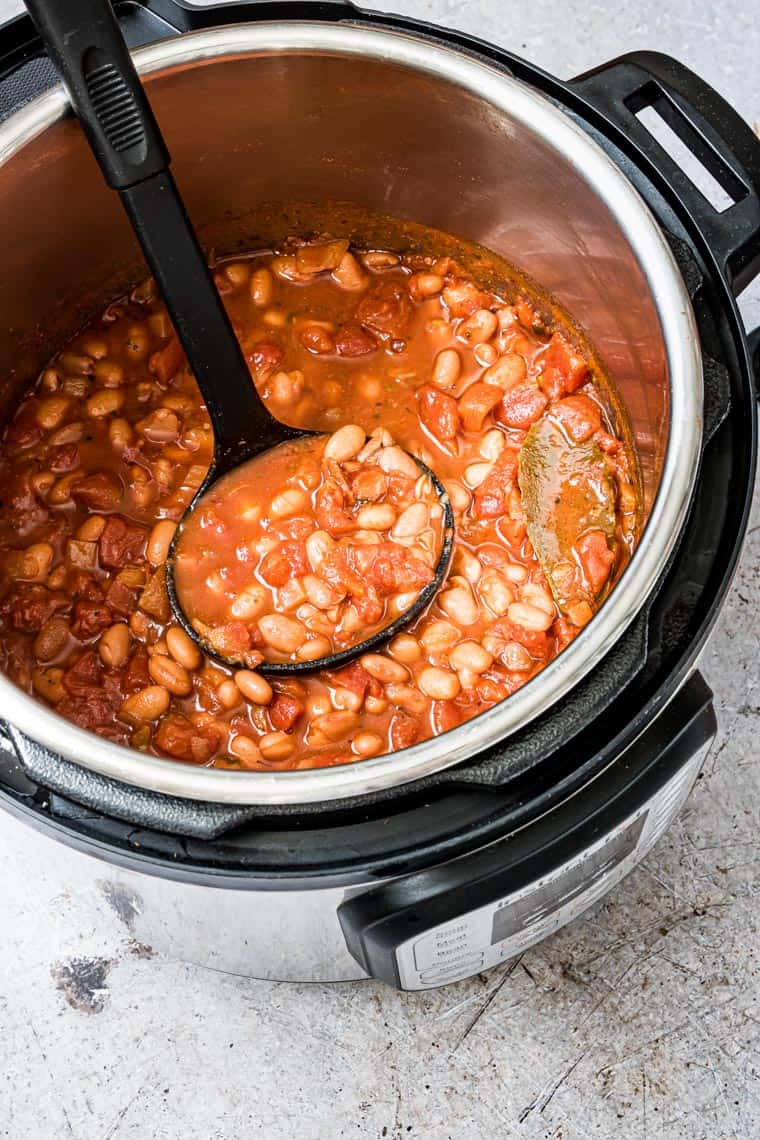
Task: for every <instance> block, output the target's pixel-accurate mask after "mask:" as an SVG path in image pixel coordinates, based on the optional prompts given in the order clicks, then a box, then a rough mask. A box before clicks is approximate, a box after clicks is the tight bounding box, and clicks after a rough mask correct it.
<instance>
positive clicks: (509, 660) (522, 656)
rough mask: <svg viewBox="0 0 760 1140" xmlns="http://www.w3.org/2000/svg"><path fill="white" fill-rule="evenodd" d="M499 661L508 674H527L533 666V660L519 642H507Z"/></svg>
mask: <svg viewBox="0 0 760 1140" xmlns="http://www.w3.org/2000/svg"><path fill="white" fill-rule="evenodd" d="M501 660H502V662H503V664H504V667H505V669H508V670H509V671H510V673H527V672H529V671H530V670H531V669H532V668H533V665H534V661H533V658H532V657H531V655H530V653H528V650H527V649H526V648H525V646H524V645H520V643H519V641H510V642H508V643H507V644H506V645H505V646H504V648H503V649H502V651H501Z"/></svg>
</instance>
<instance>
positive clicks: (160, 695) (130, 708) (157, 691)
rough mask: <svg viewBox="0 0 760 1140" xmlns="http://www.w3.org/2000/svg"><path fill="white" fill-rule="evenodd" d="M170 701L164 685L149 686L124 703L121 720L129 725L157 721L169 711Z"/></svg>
mask: <svg viewBox="0 0 760 1140" xmlns="http://www.w3.org/2000/svg"><path fill="white" fill-rule="evenodd" d="M170 701H171V697H170V696H169V691H168V689H165V688H164V686H163V685H148V686H147V687H146V688H144V689H138V690H137V692H136V693H132V694H131V695H130V696H128V697H127V699H126V700H125V701H123V703H122V706H121V708H120V709H119V718H120V719H121V720H125V721H127V723H128V724H141V723H144V722H145V721H156V720H158V718H159V717H161V716H163V715H164V713H165V712H166V711H167V709H168V708H169V703H170Z"/></svg>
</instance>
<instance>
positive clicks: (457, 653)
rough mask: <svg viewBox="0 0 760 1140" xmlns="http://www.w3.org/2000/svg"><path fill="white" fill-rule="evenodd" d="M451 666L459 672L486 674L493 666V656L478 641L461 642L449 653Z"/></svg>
mask: <svg viewBox="0 0 760 1140" xmlns="http://www.w3.org/2000/svg"><path fill="white" fill-rule="evenodd" d="M449 664H450V665H451V667H452V669H456V670H457V672H459V671H460V670H464V669H469V670H471V671H472V672H473V673H485V671H486V669H489V668H490V667H491V665H492V664H493V656H492V654H490V653H489V652H488V650H487V649H484V648H483V646H482V645H480V644H479V642H477V641H460V643H459V645H455V646H454V648H453V649H452V650H451V652H450V653H449Z"/></svg>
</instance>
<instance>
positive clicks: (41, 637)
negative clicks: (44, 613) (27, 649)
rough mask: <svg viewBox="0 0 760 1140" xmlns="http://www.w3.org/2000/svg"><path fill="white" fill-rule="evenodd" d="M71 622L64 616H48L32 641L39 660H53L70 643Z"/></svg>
mask: <svg viewBox="0 0 760 1140" xmlns="http://www.w3.org/2000/svg"><path fill="white" fill-rule="evenodd" d="M70 632H71V631H70V630H69V623H68V622H67V621H66V619H65V618H63V617H51V618H48V620H47V621H46V622H44V624H43V625H42V626H40V632H39V633H38V634H37V636H36V637H35V639H34V641H33V642H32V649H33V650H34V656H35V657H36V658H37V660H38V661H52V660H53V658H54V657H57V656H58V654H59V653H60V652H61V651H62V650H63V649H64V648H65V646H66V645H67V643H68V640H69V636H70Z"/></svg>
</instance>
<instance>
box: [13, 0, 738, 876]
mask: <svg viewBox="0 0 760 1140" xmlns="http://www.w3.org/2000/svg"><path fill="white" fill-rule="evenodd" d="M142 6H143V7H145V8H146V9H148V10H150V11H154V12H156V13H157V14H159V15H160V16H161V17H162V18H163V19H171V14H170V9H171V8H180V9H181V10H182V12H183V18H184V27H183V30H192V29H193V28H194V27H196V26H204V27H207V26H210V25H211V24H212V23H213V22H214V21H212V20H211V19H209V13H210V11H213V9H211V10H209V9H203V10H195V11H193V12H190V11H189V10H188V9H186V8H185V7H184V5H176V4H173V3H172V2H171V0H144V2H143V4H142ZM304 7H305V5H303V4H298V3H294V4H292V5H290V4H287V3H281V4H280V3H278V4H270V3H266V4H262V5H261V7H257V6H255V5H247V6H246V5H242V4H241V5H234V12H233V11H232V8H233V6H231V5H225V6H223V9H224V19H219V20H218V21H217V22H219V23H228V22H241V21H243V20H245V19H253V20H257V19H283V18H294V17H295V16H296V11H295V10H296V9H297V10H298V12H297V16H298V18H319V17H318V15H317V12H316V11H315V10H311V11H309V12H305V11H304ZM316 7H322V9H323V11H322V13H320V15H322V17H323V18H325V17H326V16H328V13H327V11H325V9H328V8H329V9H330V12H329V17H331V18H341V17H342V16H343V14H344V13H345V18H346V19H347V20H348V21H350V22H352V23H356V22H359V23H366V24H367V25H369V26H375V27H386V28H388V29H389V30H391V31H393V30H396V31H401V32H409V33H411V34H414V35H417V36H421V37H424V38H427V39H431V40H433V41H435V42H438V43H440V44H442V45H443V46H447V47H452V46H453V47H455V48H457V49H459V50H460V51H463V52H465V53H467V54H470V55H474V56H476V57H477V58H480V59H481V60H484V61H485V62H486V63H490V64H491V65H495V66H497V67H501V68H505V69H507V70H508V71H509V72H510V73H511V74H513V75H514V76H515V77H516V78H518V79H520V80H522V81H523V82H525V83H527V84H528V85H530V86H533V87H536V88H538V89H539V90H540V91H541V92H542V93H543V94H544V95H546V96H548V97H549V98H550V99H552V100H554V101H555V102H556V103H557V104H558V105H559V106H560V107H561V108H562V109H564V110H565V111H569V112H571V113H572V115H573V117H576V116H577V118H576V121H579V122H580V125H582V126H583V125H587V126H588V125H590V126H591V127H593V128H595V129H596V131H598V132H599V133H600V134H601V135H602V136H603V138H606V139H607V140H608V141H609V142H610V143H612V144H613V145H614V146H615V147H617V148H618V149H619V150H620V151H621V152H622V153H623V154H625V155H628V157H629V158H630V159H631V161H632V162H633V164H634V166H636V167H638V169H639V172H640V173H641V174H642V175H643V181H644V183H646V182H648V183H649V184H650V185H651V186H652V187H653V188H654V192H655V197H658V196H661V198H663V199H664V200H665V202H666V203H667V205H668V206H669V207H670V208H671V209H672V211H673V213H674V214H675V215H676V216H677V217H678V218H679V220H680V222H681V224H682V225H683V227H684V229H685V230H686V231H687V232H688V235H689V238H690V240H691V242H692V243H693V245H694V247H695V248H696V249H697V251H698V253H699V255H700V257H701V259H702V261H703V262H704V263H705V264H706V265H707V266H708V267H709V270H710V272H709V278H710V282H709V285H710V290H711V293H712V296H713V306H714V307H716V308H718V309H719V310H720V312H721V314H722V316H723V318H724V319H725V332H726V334H727V335H728V337H729V339H730V342H731V345H732V347H733V350H734V351H735V353H736V355H737V364H738V368H737V373H738V375H739V376H740V377H741V381H742V385H743V387H744V389H745V396H746V398H747V402H748V404H749V407H750V408H751V409H752V411H751V412H750V415H749V416H748V417H747V422H746V428H747V434H748V438H747V456H746V460H747V463H746V466H747V470H748V478H747V486H746V489H745V491H746V493H745V497H744V502H743V507H742V514H741V519H740V525H739V526H738V527H737V530H736V534H735V536H734V541H733V543H732V545H731V548H730V549H729V550H726V551H723V554H724V570H723V574H722V577H721V580H720V583H719V585H718V586H717V588H716V589H715V593H714V597H713V600H712V604H711V607H710V610H709V612H708V613H707V615H706V617H705V618H704V620H703V621H702V623H701V625H700V627H699V628H698V629H697V630H696V632H695V633H694V636H693V637H692V640H691V642H690V644H689V645H688V648H687V649H686V651H685V652H684V653H683V654H682V656H681V658H680V660H679V661H678V663H677V664H676V665H675V666H674V668H673V669H672V671H671V673H670V675H669V677H668V679H667V682H666V683H665V684H663V685H661V686H660V687H659V688H658V689H657V691H656V692H655V693H653V694H651V695H650V696H649V697H648V699H647V700H646V701H645V703H644V704H643V706H642V707H641V709H640V710H639V712H638V714H637V715H636V717H635V718H634V719H633V720H632V721H630V722H629V723H628V724H627V725H625V726H624V727H623V728H622V729H621V730H620V731H619V732H618V733H616V734H615V736H614V737H613V739H612V740H611V741H610V742H609V745H608V747H607V748H605V749H604V750H603V752H601V753H600V754H598V755H597V756H595V757H594V758H593V760H591V761H588V762H587V763H585V764H583V765H581V766H579V768H577V769H576V771H575V772H574V773H572V775H571V776H568V777H567V778H566V779H565V780H563V781H562V782H561V783H560V784H559V785H557V786H556V787H554V788H552V789H551V791H549V792H546V793H543V794H542V795H541V796H539V797H537V798H536V799H534V800H532V801H530V802H525V803H522V804H520V805H518V807H517V808H516V809H515V810H512V811H511V812H510V814H509V822H508V826H509V828H514V827H516V826H522V825H524V824H525V823H527V822H529V821H530V819H531V818H536V817H537V816H538V815H540V814H542V813H543V812H545V811H546V810H548V809H549V808H550V807H551V806H552V804H553V803H555V802H557V800H558V799H559V798H565V797H566V796H567V795H569V794H571V793H572V792H573V791H575V790H577V789H578V788H579V787H580V786H582V785H583V784H584V783H585V782H586V781H587V780H588V779H589V778H591V777H592V776H593V775H598V774H599V772H601V771H603V769H604V767H605V766H606V765H607V764H609V763H611V762H613V761H614V758H615V756H616V755H618V754H619V753H620V752H621V751H622V749H623V748H624V747H625V746H626V745H627V744H628V743H630V742H631V741H632V740H634V739H635V738H636V736H637V735H638V734H639V732H640V731H641V730H642V728H643V727H644V726H645V725H646V724H648V723H649V722H650V721H652V720H653V719H654V718H655V717H656V716H657V714H658V713H659V712H660V711H661V710H662V708H663V707H664V705H665V704H666V703H667V702H668V701H669V700H670V699H671V697H672V696H673V695H674V694H675V693H676V692H677V691H678V689H679V688H680V687H681V685H682V684H683V682H684V681H685V679H686V678H687V676H688V675H689V674H690V673H691V671H692V670H693V668H694V665H695V662H696V659H697V657H698V655H699V653H700V651H701V649H702V646H703V645H704V642H705V641H706V639H707V637H708V635H709V634H710V632H711V630H712V628H713V625H714V623H715V621H716V619H717V616H718V613H719V611H720V609H721V607H722V604H723V602H724V600H725V596H726V593H727V591H728V588H729V586H730V584H731V581H732V579H733V575H734V572H735V569H736V565H737V561H738V557H739V553H740V550H741V546H742V541H743V538H744V534H745V531H746V526H747V521H748V516H749V509H750V504H751V498H752V475H753V474H754V471H755V466H756V457H757V423H756V413H755V411H754V397H755V389H754V387H753V384H752V379H751V377H752V373H751V362H750V354H749V348H748V344H747V341H746V337H745V333H744V329H743V325H742V322H741V318H740V316H739V313H738V309H737V306H736V302H735V298H734V297H733V294H732V293H731V290H730V289H729V287H728V284H727V282H726V281H725V279H724V278H723V277H722V275H721V274H720V272H719V267H718V266H717V264H716V262H715V259H714V258H713V257H712V252H711V250H710V249H709V247H708V246H707V243H706V242H705V240H704V238H703V235H702V234H701V233H700V232H699V231H698V230H696V229H695V227H694V224H693V219H692V218H691V216H690V214H689V211H688V208H687V207H686V206H685V205H684V203H683V202H682V201H681V200H680V199H679V198H678V197H677V196H674V195H673V194H672V193H670V188H669V187H668V186H667V185H665V186H663V185H662V183H661V179H660V178H659V175H658V171H657V170H656V168H655V167H654V166H653V165H652V163H651V162H650V161H649V159H648V158H646V156H643V155H640V154H638V155H637V154H636V153H632V152H631V148H630V146H629V141H628V140H627V138H626V137H625V135H624V134H623V133H622V132H621V131H620V130H618V128H617V127H615V125H614V124H611V123H609V122H607V121H605V119H604V116H603V115H600V113H599V112H598V110H597V109H596V108H595V107H594V106H593V105H592V104H590V103H589V101H588V100H587V99H586V98H584V97H583V96H581V95H580V94H579V93H578V92H577V91H576V90H574V89H573V86H572V84H568V83H563V82H562V81H560V80H558V79H556V78H554V77H553V76H551V75H549V74H547V73H546V72H544V71H543V70H542V69H540V68H537V67H535V66H533V65H532V64H529V63H527V62H526V61H525V60H522V59H520V58H519V57H518V56H514V55H512V54H511V53H509V52H506V51H503V50H501V49H498V48H496V47H494V46H493V45H490V44H488V43H485V42H484V41H481V40H478V39H476V38H474V37H470V36H467V35H464V34H463V33H461V32H456V31H449V30H445V29H441V28H437V27H435V26H433V25H430V24H427V23H424V22H419V21H414V20H409V19H406V18H403V17H392V16H386V15H385V14H382V13H377V14H372V13H359V12H356V11H355V10H352V9H351V8H342V11H341V14H340V16H339V15H338V14H337V11H336V9H337V8H338V7H339V6H338V5H321V6H320V5H315V8H316ZM341 7H342V6H341ZM196 14H197V15H198V16H199V19H198V21H197V23H196V22H195V17H196ZM215 14H216V13H215ZM32 54H34V53H32ZM592 133H594V132H592ZM638 188H639V190H640V191H644V196H645V197H646V196H647V195H646V192H645V186H643V185H638ZM651 204H652V203H651V202H650V205H651ZM655 213H657V211H656V210H655ZM0 802H2V803H3V804H4V805H5V806H6V807H7V808H9V809H10V810H11V811H13V812H14V814H16V815H23V817H24V818H25V819H27V820H28V821H29V822H32V823H33V824H34V825H35V826H37V827H38V828H40V827H41V828H42V829H43V830H46V831H48V832H52V833H53V834H54V835H55V836H56V838H58V839H61V840H63V841H64V842H67V843H69V844H70V845H72V846H75V847H78V848H79V849H81V850H87V851H90V852H91V853H92V854H95V855H98V856H99V857H100V858H105V859H106V860H109V861H112V862H117V863H121V864H122V865H125V866H131V867H133V868H135V869H139V870H142V871H145V872H147V873H154V874H159V875H164V876H166V875H171V877H176V878H180V879H182V880H184V881H199V882H200V881H204V880H205V881H207V882H213V881H216V882H219V883H221V881H222V879H225V878H226V879H227V882H225V884H224V885H229V886H232V885H234V880H231V879H230V877H229V876H228V875H225V873H224V872H220V871H219V870H218V869H217V868H214V867H211V866H208V865H207V866H199V865H197V864H196V865H188V864H185V865H182V866H181V867H180V866H177V865H176V864H174V863H172V861H171V860H170V859H161V858H158V857H154V856H146V855H144V854H142V853H140V852H139V851H134V852H129V853H125V852H123V851H117V850H115V849H114V847H113V846H112V845H110V844H106V843H104V842H102V841H101V840H99V839H93V838H92V837H90V836H88V837H84V836H83V835H82V833H80V832H78V831H77V830H76V828H72V827H71V826H64V825H63V824H61V823H60V822H58V821H54V820H52V819H50V818H43V817H41V816H40V815H39V812H35V811H34V809H32V808H30V807H29V806H27V805H22V804H21V803H20V801H19V800H17V799H14V798H13V797H12V796H10V795H9V794H7V793H5V792H0ZM504 827H505V821H504V819H503V818H501V817H498V818H495V819H493V820H489V821H488V822H487V823H486V824H483V825H482V826H479V827H478V828H475V829H472V830H471V831H468V832H466V833H463V834H462V835H461V836H458V837H457V842H456V843H455V844H454V843H450V844H445V845H436V846H435V847H433V845H431V846H430V848H428V849H424V850H420V851H418V852H416V856H417V858H416V859H415V865H416V866H419V867H424V866H426V865H430V864H432V863H436V862H440V861H441V859H445V858H453V857H455V856H456V855H461V854H466V853H467V852H468V851H472V850H474V849H476V848H478V847H481V846H483V845H484V844H486V843H488V842H491V841H492V840H493V839H496V838H498V837H499V836H500V835H502V834H503V833H504ZM412 869H413V868H412V867H411V866H409V867H405V868H404V870H405V871H408V870H412ZM393 873H397V872H395V871H394V869H393V868H389V867H388V866H387V864H386V863H384V862H383V861H382V860H375V861H371V862H363V861H362V860H361V859H358V860H357V864H356V866H355V867H352V868H351V869H350V872H349V871H341V872H339V873H336V872H335V870H334V869H331V868H329V867H328V866H325V867H320V868H315V869H314V872H313V874H309V875H307V876H306V877H304V875H303V874H300V875H299V876H298V877H296V876H293V875H291V874H290V873H289V872H288V871H287V870H282V871H279V872H278V871H276V870H273V869H272V868H267V869H266V871H265V872H264V873H263V874H262V873H259V872H258V871H257V870H256V869H255V868H251V869H246V870H245V871H243V872H241V873H240V875H239V876H236V877H235V878H237V879H238V880H239V885H240V886H241V887H246V886H247V887H249V888H251V889H267V888H269V889H280V890H282V889H297V888H298V887H301V886H304V885H309V886H311V887H321V886H328V885H337V884H339V883H344V882H345V883H347V882H352V883H356V882H358V881H365V882H367V881H373V880H376V879H377V878H382V877H384V876H385V875H388V874H393Z"/></svg>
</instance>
